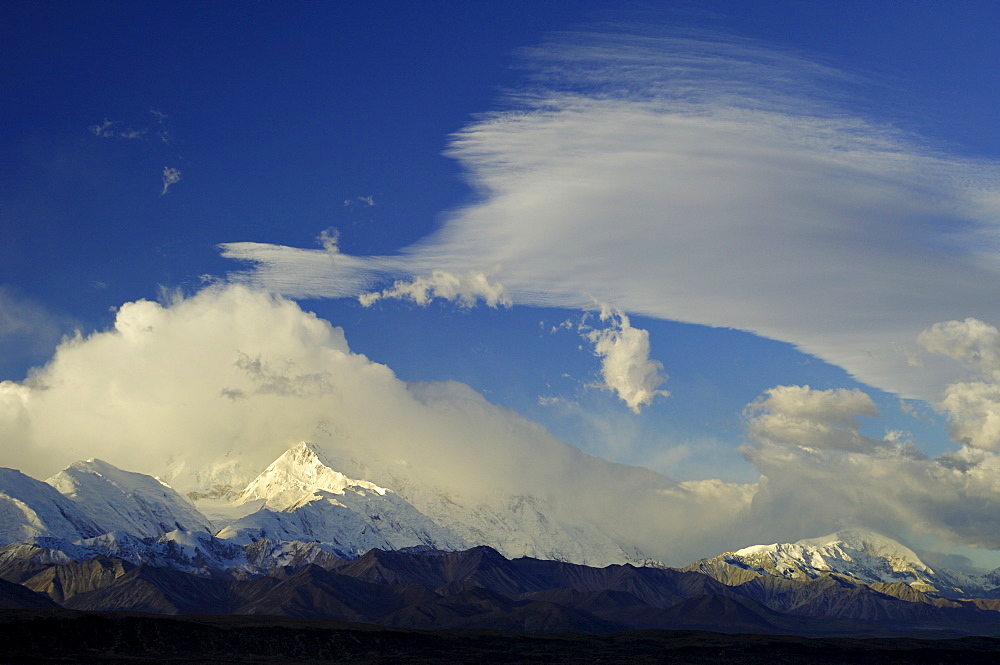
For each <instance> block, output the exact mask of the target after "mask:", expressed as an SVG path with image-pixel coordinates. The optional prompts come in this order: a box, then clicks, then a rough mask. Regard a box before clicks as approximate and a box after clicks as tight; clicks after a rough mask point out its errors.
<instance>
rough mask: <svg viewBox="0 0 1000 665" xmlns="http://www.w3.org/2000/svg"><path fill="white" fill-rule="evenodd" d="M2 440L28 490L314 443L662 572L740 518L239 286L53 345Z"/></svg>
mask: <svg viewBox="0 0 1000 665" xmlns="http://www.w3.org/2000/svg"><path fill="white" fill-rule="evenodd" d="M0 440H2V441H3V442H4V445H3V446H2V447H0V466H12V467H15V468H21V469H23V470H24V471H26V472H28V473H30V474H32V475H34V476H36V477H46V476H48V475H50V474H52V473H54V472H55V471H57V470H58V469H59V468H61V467H63V466H65V465H67V464H69V463H70V462H72V461H74V460H77V459H84V458H89V457H94V456H96V457H100V458H102V459H106V460H108V461H109V462H110V463H112V464H115V465H117V466H121V467H124V468H127V469H133V470H136V471H141V472H145V473H153V474H156V475H160V476H161V477H164V476H165V475H166V473H167V471H166V470H167V468H168V467H170V465H171V464H173V466H174V468H175V469H176V467H177V466H178V465H179V464H180V463H181V462H183V463H184V465H185V466H184V468H185V469H186V470H187V471H188V472H192V470H197V469H199V468H202V467H203V466H204V465H205V464H208V463H212V462H218V461H219V460H220V459H224V460H228V463H227V464H226V465H223V468H222V470H223V471H224V472H225V473H226V474H236V475H238V474H239V473H240V472H241V470H240V469H241V468H242V473H244V474H246V473H256V472H258V471H259V470H260V469H262V468H263V467H264V466H265V465H266V464H267V463H269V462H270V461H272V460H273V459H274V458H275V457H277V456H278V455H279V454H280V453H281V452H283V451H284V450H285V449H287V448H288V447H290V446H291V445H293V444H295V443H297V442H298V441H301V440H312V441H315V442H317V443H319V444H320V445H323V446H324V447H326V449H327V450H328V451H330V452H331V453H332V454H333V455H334V456H335V457H341V458H344V459H349V460H356V461H357V462H358V463H359V464H362V465H363V464H371V465H372V466H375V467H378V466H379V465H378V464H377V461H378V460H382V461H385V460H390V461H393V462H392V463H393V464H395V461H397V460H405V462H406V465H407V469H408V470H409V471H408V472H409V473H411V474H412V479H413V480H414V482H421V483H434V484H437V485H440V486H443V487H445V488H448V489H449V491H450V492H453V493H455V494H453V496H458V495H461V496H465V497H473V498H475V497H482V496H492V494H493V493H495V492H496V491H498V490H499V489H502V490H503V491H505V492H509V493H512V494H519V493H520V494H526V493H530V494H534V495H537V496H539V497H541V498H542V499H544V500H547V501H549V500H551V501H553V502H554V503H553V505H554V507H553V510H555V511H557V514H558V515H561V516H562V517H564V518H565V519H567V520H570V522H571V523H576V522H573V520H578V521H579V520H584V521H587V522H588V523H593V524H597V525H599V527H600V528H601V529H602V530H604V531H605V532H606V533H609V534H620V535H622V537H625V538H627V539H628V540H630V541H632V542H635V543H637V544H638V545H639V546H640V547H641V548H642V549H643V550H645V551H647V552H648V553H650V554H651V555H653V556H657V557H661V558H665V559H669V560H671V561H674V562H675V563H677V564H681V563H687V562H688V561H689V560H690V559H692V558H694V557H695V556H702V555H707V554H710V553H713V552H715V551H717V550H719V548H721V547H734V546H736V545H738V544H743V541H742V540H741V538H742V537H743V536H745V534H742V533H741V529H742V528H743V527H742V526H740V519H741V515H742V513H743V512H744V511H745V510H746V509H747V508H748V507H749V506H748V503H749V490H748V489H747V488H748V486H746V485H735V484H730V483H721V482H715V483H709V484H707V485H705V486H704V487H702V486H701V485H699V484H698V483H695V484H693V485H691V484H685V485H679V484H678V483H676V482H675V481H673V480H671V479H669V478H667V477H664V476H661V475H658V474H656V473H653V472H652V471H649V470H647V469H641V468H636V467H627V466H621V465H616V464H611V463H609V462H605V461H603V460H600V459H598V458H595V457H591V456H590V455H586V454H584V453H582V452H581V451H579V450H578V449H575V448H573V447H571V446H569V445H566V444H564V443H562V442H560V441H558V440H557V439H555V438H554V437H553V436H552V435H551V434H549V433H548V432H546V431H545V430H544V429H543V428H542V427H540V426H538V425H537V424H536V423H533V422H530V421H528V420H526V419H524V418H522V417H520V416H518V415H517V414H515V413H513V412H511V411H509V410H507V409H503V408H501V407H498V406H495V405H493V404H490V403H488V402H487V401H486V400H485V399H484V398H483V397H482V396H481V395H479V394H478V393H476V392H475V391H473V390H472V389H471V388H469V387H468V386H465V385H463V384H459V383H455V382H444V383H425V384H407V383H405V382H403V381H400V380H399V379H398V378H396V376H395V375H394V374H393V372H392V371H391V370H390V369H389V368H388V367H385V366H384V365H380V364H378V363H374V362H372V361H370V360H368V359H367V358H365V357H364V356H362V355H358V354H356V353H353V352H351V350H350V348H349V347H348V344H347V341H346V340H345V338H344V335H343V332H342V331H341V329H339V328H336V327H334V326H332V325H331V324H330V323H328V322H326V321H324V320H322V319H319V318H317V317H316V316H314V315H313V314H310V313H308V312H304V311H302V310H301V309H300V308H299V306H298V305H296V304H295V303H293V302H291V301H288V300H284V299H281V298H278V297H274V296H270V295H267V294H265V293H262V292H259V291H253V290H249V289H246V288H244V287H240V286H227V287H222V286H210V287H207V288H206V289H204V290H203V291H201V292H199V293H198V294H196V295H194V296H192V297H190V298H186V299H183V298H179V297H176V296H175V297H174V298H172V299H171V300H170V301H169V302H167V304H160V303H155V302H148V301H137V302H131V303H126V304H125V305H123V306H122V307H121V308H120V309H119V311H118V314H117V317H116V320H115V324H114V328H113V329H111V330H107V331H104V332H97V333H94V334H92V335H89V336H86V337H76V338H73V339H68V340H66V341H64V342H63V343H62V344H61V345H60V347H59V349H58V351H57V352H56V354H55V356H54V357H53V358H52V360H51V361H50V362H49V363H48V364H47V365H46V366H45V367H43V368H41V369H40V370H39V371H38V373H37V374H35V375H34V376H33V377H32V378H31V379H30V380H27V381H24V382H21V383H16V382H11V381H5V382H2V383H0ZM234 460H242V467H240V466H238V465H235V462H234ZM383 466H385V465H383ZM203 480H204V478H203ZM379 480H380V479H378V478H376V479H373V481H374V482H379ZM170 482H171V483H172V484H174V485H175V486H177V487H180V488H181V489H184V482H185V481H184V479H183V476H177V477H175V478H174V479H172V480H171V481H170ZM382 484H383V485H388V484H389V483H388V482H383V483H382ZM751 487H752V486H751ZM670 490H676V491H674V492H673V493H671V491H670ZM623 515H624V517H623Z"/></svg>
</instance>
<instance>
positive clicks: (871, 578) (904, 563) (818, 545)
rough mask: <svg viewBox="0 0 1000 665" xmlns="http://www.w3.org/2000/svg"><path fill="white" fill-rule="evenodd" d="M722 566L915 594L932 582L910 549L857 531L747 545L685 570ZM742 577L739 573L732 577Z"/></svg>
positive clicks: (928, 568) (761, 573)
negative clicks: (833, 578) (832, 577)
mask: <svg viewBox="0 0 1000 665" xmlns="http://www.w3.org/2000/svg"><path fill="white" fill-rule="evenodd" d="M726 568H728V569H733V570H736V569H738V570H742V571H745V573H747V574H760V575H773V576H777V577H784V578H786V579H792V580H805V579H813V578H817V577H820V576H822V575H827V574H831V573H835V574H839V575H843V576H846V577H850V578H853V579H855V580H857V581H859V582H862V583H865V584H875V583H895V582H902V583H904V584H908V585H910V586H912V587H914V588H917V589H921V590H930V589H931V588H933V586H934V581H935V573H934V571H933V570H931V569H930V567H929V566H927V565H926V564H925V563H924V562H923V561H921V560H920V557H918V556H917V554H916V553H915V552H914V551H913V550H911V549H909V548H908V547H906V546H905V545H902V544H901V543H899V542H897V541H895V540H893V539H891V538H888V537H886V536H883V535H880V534H877V533H874V532H872V531H866V530H863V529H848V530H844V531H838V532H836V533H832V534H829V535H827V536H821V537H819V538H805V539H803V540H799V541H796V542H794V543H774V544H771V545H753V546H751V547H744V548H742V549H739V550H736V551H733V552H727V553H725V554H722V555H721V556H718V557H715V558H714V559H706V560H703V561H701V562H696V563H695V564H692V566H689V569H696V570H704V571H705V572H710V571H715V572H714V574H719V571H722V570H723V569H726ZM717 569H718V570H717ZM710 574H713V573H712V572H710ZM725 574H726V575H727V576H729V575H733V573H725ZM744 577H745V574H741V575H736V576H735V578H734V579H743V578H744Z"/></svg>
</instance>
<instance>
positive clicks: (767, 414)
mask: <svg viewBox="0 0 1000 665" xmlns="http://www.w3.org/2000/svg"><path fill="white" fill-rule="evenodd" d="M745 415H746V417H747V433H748V434H749V435H750V436H751V438H753V439H755V440H758V441H766V442H768V443H774V444H783V445H795V446H805V447H809V448H830V449H837V448H840V449H844V450H869V449H871V448H872V447H873V446H875V445H878V443H879V441H878V440H876V439H871V438H869V437H866V436H863V435H862V434H861V433H860V429H861V423H860V422H859V421H858V416H869V417H874V416H877V415H878V413H877V412H876V410H875V404H874V402H872V399H871V397H869V396H868V395H866V394H865V393H863V392H861V391H860V390H858V389H856V388H855V389H853V390H847V389H844V388H837V389H833V390H813V389H811V388H810V387H809V386H776V387H774V388H771V389H769V390H767V391H765V392H764V395H762V396H761V397H760V398H758V399H757V400H756V401H755V402H753V403H751V404H750V405H749V406H747V408H746V411H745Z"/></svg>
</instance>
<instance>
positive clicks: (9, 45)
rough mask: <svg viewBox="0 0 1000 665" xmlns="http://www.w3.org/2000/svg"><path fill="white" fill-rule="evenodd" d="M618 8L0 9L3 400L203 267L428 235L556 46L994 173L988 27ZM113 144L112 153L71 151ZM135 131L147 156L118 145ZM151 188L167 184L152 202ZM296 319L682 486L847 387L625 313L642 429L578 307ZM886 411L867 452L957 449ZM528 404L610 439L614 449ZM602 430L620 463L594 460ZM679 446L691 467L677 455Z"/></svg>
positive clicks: (813, 6) (776, 10) (732, 471)
mask: <svg viewBox="0 0 1000 665" xmlns="http://www.w3.org/2000/svg"><path fill="white" fill-rule="evenodd" d="M618 6H619V3H605V2H579V1H573V2H541V3H539V2H522V1H512V2H503V3H486V2H429V3H410V2H377V1H376V2H328V3H304V2H300V3H295V2H291V3H262V2H252V3H247V2H241V3H235V2H211V3H205V2H172V3H135V2H96V3H71V2H56V3H47V2H32V3H21V2H3V3H2V4H0V43H3V44H4V49H3V52H4V56H3V58H2V59H0V84H2V89H3V91H4V92H3V98H4V102H3V104H2V105H0V117H2V119H3V122H2V124H0V146H2V149H3V154H4V159H3V160H2V161H0V234H2V235H0V237H2V241H0V287H2V288H4V289H5V290H4V291H3V293H4V294H5V295H4V300H0V306H3V307H5V308H7V311H8V313H10V314H9V316H8V318H7V319H0V322H3V321H6V325H7V326H8V330H6V331H4V330H0V379H10V380H14V381H18V380H21V379H23V377H24V375H25V372H26V371H27V370H28V368H29V367H31V366H34V365H38V364H42V363H44V362H45V361H46V360H47V359H48V358H49V356H50V355H51V353H52V351H53V349H54V347H55V344H56V343H57V342H58V340H59V338H60V336H61V335H63V334H65V333H69V332H71V331H72V330H74V329H79V330H81V331H82V332H83V333H84V334H87V333H88V332H90V331H92V330H95V329H103V328H106V327H107V326H109V325H110V324H111V322H112V321H113V318H114V310H115V309H116V308H117V307H118V306H120V305H121V304H122V303H124V302H127V301H130V300H136V299H140V298H147V299H155V298H157V297H158V296H159V294H160V289H161V288H166V289H181V290H182V291H184V292H186V293H189V294H190V293H193V292H195V291H197V290H198V289H199V288H201V286H202V284H203V283H204V281H203V276H206V275H207V276H211V277H212V278H215V279H221V278H224V277H225V275H226V274H227V273H228V272H229V271H231V270H234V269H236V268H238V267H239V266H238V265H236V264H235V263H234V262H232V261H229V260H225V259H223V258H221V257H220V255H219V250H218V247H217V246H218V245H219V244H220V243H225V242H242V241H247V242H261V243H273V244H276V245H287V246H292V247H301V248H316V247H318V246H319V243H318V240H317V237H318V235H319V234H320V233H321V232H322V231H323V230H325V229H328V228H336V229H338V230H339V233H340V249H341V251H343V252H344V253H346V254H351V255H358V256H369V255H386V254H393V253H394V252H396V251H398V250H400V249H401V248H404V247H407V246H409V245H411V244H413V243H414V242H417V241H419V240H421V239H422V238H425V237H426V236H428V234H430V233H431V232H433V231H434V230H436V229H437V228H438V227H439V226H440V224H441V223H442V220H443V219H444V217H443V216H444V215H446V214H447V213H448V212H449V211H452V210H456V209H458V208H460V207H462V206H463V205H466V204H469V203H470V202H472V201H475V200H476V198H477V197H478V196H481V194H482V193H481V192H476V191H474V190H473V189H471V188H470V187H469V185H468V183H467V182H466V180H465V177H464V173H463V169H462V167H461V166H460V164H459V163H458V162H457V161H456V160H455V159H453V158H451V157H448V156H445V155H444V154H443V152H444V151H445V149H446V148H447V146H448V145H449V136H450V135H452V134H453V133H454V132H457V131H459V130H462V129H463V128H464V127H467V126H468V125H469V124H470V123H471V122H473V121H474V120H475V119H477V118H480V117H482V115H481V114H484V113H488V112H491V111H497V110H502V109H504V108H507V107H508V106H509V103H508V102H507V101H505V92H506V91H509V90H516V89H518V88H519V87H523V86H524V85H525V81H526V78H527V74H526V72H525V71H524V69H523V68H522V67H521V65H522V64H523V61H524V57H523V54H521V52H520V49H524V48H529V47H533V46H537V45H539V44H541V43H544V42H547V41H551V40H553V39H558V35H557V33H558V32H559V31H566V30H578V29H583V30H587V29H594V26H607V25H608V24H615V25H631V26H638V28H639V29H640V30H655V31H667V32H669V31H671V30H680V31H696V32H705V33H711V34H715V35H725V36H727V37H731V38H734V39H736V38H747V39H750V40H754V41H755V42H757V43H762V44H765V45H767V46H768V47H769V48H773V49H776V50H778V51H780V52H784V53H791V54H797V55H800V56H802V57H805V58H808V59H810V60H812V61H814V62H818V63H821V64H824V65H827V66H829V67H833V68H836V69H837V70H840V71H843V72H846V73H847V74H849V75H850V76H851V77H853V82H851V83H849V84H847V85H846V86H845V87H847V88H849V89H850V90H851V92H850V95H852V96H851V98H850V102H849V103H847V104H846V105H845V106H844V109H845V110H846V111H851V112H858V113H860V114H862V115H863V116H864V117H874V118H876V119H877V120H878V121H879V122H884V123H888V124H889V125H891V126H894V127H896V128H899V129H901V130H903V131H904V132H913V133H916V134H919V135H920V136H921V137H923V138H922V140H923V141H926V142H927V143H928V144H931V145H934V146H940V147H941V148H942V149H944V150H947V151H948V152H949V154H951V155H957V156H960V157H973V158H982V159H985V160H993V161H995V160H996V159H997V158H998V156H1000V126H998V124H997V123H996V122H995V109H996V107H997V94H998V92H997V91H998V90H1000V86H998V85H997V81H996V74H995V71H996V67H995V64H996V63H997V62H998V61H1000V44H998V41H997V40H996V30H997V27H998V26H1000V5H998V4H996V3H986V2H951V3H940V2H907V3H888V2H882V3H878V2H876V3H872V2H850V1H848V2H844V1H838V2H796V1H791V2H746V1H742V2H722V1H717V2H672V3H651V4H649V5H642V4H636V5H634V6H633V7H632V8H630V9H628V10H620V9H618ZM612 7H614V9H612ZM105 121H110V123H112V124H108V125H106V127H105V129H106V132H105V133H106V134H108V135H98V134H99V133H100V132H97V133H95V132H94V131H92V130H91V128H92V127H95V126H96V127H102V126H105ZM130 130H134V132H136V133H138V134H139V135H138V136H137V137H136V138H126V137H124V136H122V134H127V133H128V132H129V131H130ZM165 167H169V168H175V169H179V171H180V172H181V179H180V180H179V181H178V182H176V183H174V184H172V185H170V186H169V188H168V191H167V192H166V194H163V193H162V190H163V186H164V183H163V180H162V171H163V169H164V168H165ZM367 197H371V198H370V201H371V202H373V203H374V205H369V204H368V202H367V201H365V199H366V198H367ZM761 269H762V270H764V269H766V266H762V268H761ZM302 304H303V306H304V307H305V308H307V309H310V310H313V311H316V312H317V313H318V314H319V315H321V316H323V317H325V318H328V319H330V320H331V321H332V322H333V323H334V324H336V325H339V326H343V327H344V329H345V331H346V334H347V338H348V340H349V342H350V343H351V345H352V348H354V349H355V350H357V351H360V352H362V353H365V354H367V355H368V356H370V357H371V358H372V359H374V360H377V361H379V362H384V363H386V364H387V365H389V366H390V367H392V368H393V369H394V370H395V371H396V372H397V373H398V375H399V376H400V377H402V378H404V379H406V380H439V379H456V380H460V381H464V382H467V383H469V384H470V385H472V386H473V387H474V388H476V389H477V390H479V391H481V392H483V393H484V394H485V395H486V396H487V398H489V399H491V400H493V401H496V402H498V403H500V404H503V405H505V406H509V407H511V408H513V409H515V410H518V411H519V412H521V413H523V414H524V415H527V416H529V417H531V418H533V419H537V420H539V421H541V422H542V423H543V424H545V425H546V426H547V427H549V428H550V429H552V430H553V431H555V432H556V433H557V434H559V435H561V436H563V437H564V438H565V439H567V440H569V441H570V442H572V443H575V444H577V445H580V446H581V447H583V448H584V449H587V450H589V451H592V452H595V453H599V454H606V455H608V456H611V457H616V458H617V459H620V460H621V461H626V462H632V463H640V464H649V465H651V466H654V468H658V469H660V470H663V471H666V472H669V473H674V474H678V475H680V476H688V477H699V478H702V477H712V476H721V477H723V478H726V479H730V480H752V479H754V478H755V477H756V472H755V471H754V470H753V469H752V468H751V467H750V466H749V465H747V464H746V463H745V462H744V461H743V460H742V457H741V456H740V454H739V453H738V452H736V450H735V448H736V447H737V446H739V445H742V443H744V434H743V418H744V416H743V413H742V409H743V407H744V406H745V405H746V404H747V403H749V402H750V401H752V400H753V399H755V398H756V397H757V396H759V395H761V394H762V393H763V391H765V390H767V389H768V388H771V387H773V386H776V385H779V384H797V385H804V384H808V385H810V386H812V387H813V388H816V389H829V388H836V387H845V388H852V387H857V386H859V385H861V384H858V383H856V382H855V381H853V380H852V379H851V378H850V377H849V375H848V374H847V372H845V371H844V370H843V369H840V368H838V367H834V366H832V365H829V364H826V363H824V362H822V361H820V360H818V359H816V358H813V357H811V356H809V355H806V354H802V353H799V352H797V351H795V350H794V348H793V347H792V346H791V345H790V344H789V343H788V342H794V341H796V340H784V341H771V340H764V339H761V338H759V337H755V336H753V335H750V334H746V333H737V332H734V331H731V330H726V329H708V328H704V327H701V326H696V325H691V324H685V323H673V322H669V321H663V320H657V319H655V318H650V317H642V316H634V317H633V320H632V324H633V325H634V326H636V327H640V328H643V329H646V330H649V332H650V341H651V345H652V358H654V359H656V360H658V361H660V362H662V364H663V367H664V370H663V371H664V372H665V373H666V374H668V375H670V378H669V380H668V382H667V383H666V384H665V386H664V387H665V388H667V389H669V390H670V391H671V393H672V394H671V396H670V397H668V398H660V399H658V400H656V401H654V403H653V404H652V405H651V406H649V407H648V408H646V409H645V410H644V411H643V413H642V414H640V415H635V414H632V413H631V412H629V410H628V409H626V408H625V407H624V406H623V405H622V404H621V403H620V402H619V401H618V400H617V399H616V398H615V397H614V395H613V394H611V393H609V392H607V391H602V390H598V389H595V388H593V387H588V385H589V384H593V383H594V382H595V381H596V380H597V379H596V377H597V372H598V367H599V361H598V359H597V358H595V356H594V355H593V353H592V351H591V349H590V347H589V345H588V344H587V342H586V341H585V340H583V339H582V338H581V336H580V334H579V333H578V332H577V331H575V330H561V331H559V332H556V333H552V332H550V330H551V328H552V327H553V326H556V325H558V324H559V323H561V322H563V321H566V320H568V319H572V320H574V321H576V320H578V319H579V317H580V312H579V311H578V310H559V309H550V308H539V307H520V306H517V305H516V303H515V307H514V308H513V309H510V310H505V309H501V310H497V311H494V310H490V309H487V308H477V309H474V310H471V311H469V310H465V309H463V308H461V307H457V306H455V305H454V304H453V303H447V302H435V303H432V304H431V305H430V306H429V307H426V308H421V307H419V306H417V305H415V304H412V303H405V302H394V301H393V302H389V301H387V302H384V303H380V304H378V305H376V306H374V307H372V308H369V309H365V308H362V307H361V306H360V305H359V304H358V303H357V302H356V301H355V300H353V299H348V300H320V299H306V300H303V301H302ZM970 314H971V313H970ZM15 320H16V322H17V326H19V327H18V329H17V330H15V329H14V328H15V324H14V321H15ZM933 322H934V321H928V322H927V323H928V325H929V324H930V323H933ZM994 323H996V322H994ZM878 388H886V389H890V390H891V388H892V387H891V386H875V387H870V388H866V390H868V392H869V393H870V394H872V395H873V397H874V398H875V400H876V402H877V404H878V406H879V408H880V411H881V412H882V413H883V419H881V420H879V421H878V422H872V423H869V421H867V420H866V421H865V422H866V425H865V432H866V433H868V434H870V435H871V436H876V437H878V436H881V435H882V433H883V432H884V430H885V429H904V430H907V431H910V432H912V433H914V436H915V438H917V439H918V440H919V441H920V445H921V446H922V448H923V449H924V450H925V451H926V452H928V453H930V454H938V453H940V452H942V451H945V450H949V449H950V448H951V447H952V446H953V444H951V443H950V442H949V441H948V438H947V435H946V433H945V430H944V424H945V422H946V418H945V416H943V415H935V416H933V421H932V422H931V423H930V424H928V423H927V422H926V421H924V422H918V421H915V420H912V419H910V418H909V417H908V416H906V415H905V414H903V413H902V412H900V411H899V410H898V408H897V406H896V399H895V398H894V397H893V396H892V395H891V394H888V393H881V392H879V390H878ZM539 397H558V398H562V399H565V400H570V401H574V400H575V402H576V403H577V404H578V405H580V409H581V410H582V411H583V412H587V413H590V414H598V415H600V414H607V417H608V421H607V422H608V423H610V424H609V429H608V430H607V431H600V430H595V428H594V426H593V423H592V422H590V421H587V420H585V419H583V418H581V416H580V415H579V412H578V411H566V410H560V409H559V408H557V407H556V408H554V407H552V406H551V405H548V406H546V405H543V404H541V403H540V402H539ZM923 408H924V410H925V411H928V409H927V407H923ZM615 423H628V426H627V427H619V426H618V425H616V424H615ZM630 428H632V429H630ZM608 431H611V432H614V431H618V432H620V433H621V436H622V438H623V439H626V441H624V442H619V443H614V444H613V443H609V442H608V441H606V440H605V439H606V438H607V437H608V436H609V435H608V433H607V432H608ZM681 444H683V445H691V446H694V447H696V448H697V447H699V446H700V447H701V449H702V450H703V452H702V453H701V454H694V453H686V454H685V455H680V456H676V457H670V456H669V452H670V451H671V450H673V449H674V448H675V447H676V446H677V445H681Z"/></svg>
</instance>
